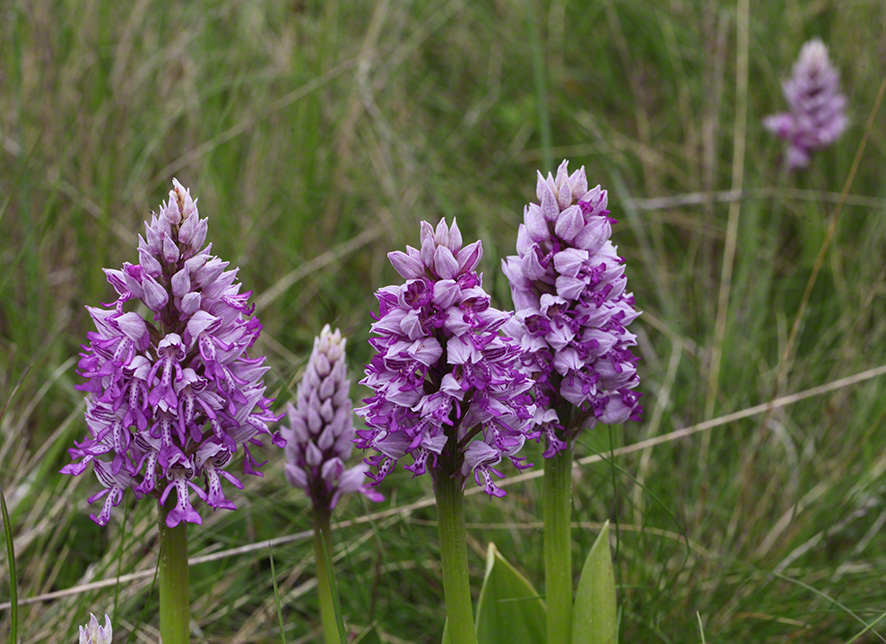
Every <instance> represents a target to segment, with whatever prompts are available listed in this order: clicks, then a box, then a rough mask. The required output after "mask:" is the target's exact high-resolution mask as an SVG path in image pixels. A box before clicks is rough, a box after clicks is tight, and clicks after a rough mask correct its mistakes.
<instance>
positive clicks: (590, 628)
mask: <svg viewBox="0 0 886 644" xmlns="http://www.w3.org/2000/svg"><path fill="white" fill-rule="evenodd" d="M616 642H618V621H617V608H616V601H615V575H614V574H613V572H612V556H611V555H610V553H609V521H607V522H606V523H604V524H603V529H602V530H601V531H600V534H599V535H598V536H597V540H596V541H595V542H594V545H593V546H592V547H591V551H590V552H589V553H588V558H587V559H586V560H585V565H584V568H583V569H582V571H581V579H579V581H578V592H577V593H576V595H575V609H574V610H573V611H572V644H616Z"/></svg>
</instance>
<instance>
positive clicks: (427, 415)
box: [356, 219, 535, 496]
mask: <svg viewBox="0 0 886 644" xmlns="http://www.w3.org/2000/svg"><path fill="white" fill-rule="evenodd" d="M420 240H421V245H420V247H419V248H413V247H411V246H407V247H406V251H405V252H403V251H394V252H392V253H389V254H388V258H389V259H390V261H391V264H392V265H393V267H394V269H395V270H396V271H397V272H398V273H399V274H400V275H401V276H402V277H403V279H404V280H405V281H404V283H402V284H400V285H392V286H386V287H384V288H381V289H379V290H378V291H377V292H376V298H377V300H378V304H379V311H378V315H377V316H375V319H376V321H375V323H374V324H373V325H372V333H373V337H372V338H371V339H370V341H369V343H370V345H371V346H372V348H373V349H374V350H375V355H374V356H373V358H372V360H371V361H370V363H369V364H368V365H366V370H365V374H366V377H365V378H363V380H361V381H360V383H361V384H363V385H366V386H367V387H369V388H370V389H372V391H373V395H372V396H371V397H369V398H366V399H365V400H364V402H365V403H366V405H365V406H363V407H360V408H359V409H357V414H358V415H359V416H361V417H362V418H363V419H364V421H365V422H366V428H365V429H361V430H358V431H357V439H356V443H357V445H358V446H359V447H361V448H362V449H372V450H374V451H375V452H376V453H375V454H374V455H372V456H370V457H368V458H367V459H366V463H367V464H368V465H370V466H371V467H372V468H373V471H371V472H370V473H369V474H368V475H369V476H370V477H371V478H372V479H373V480H374V481H375V484H378V483H380V482H381V481H382V480H383V479H384V478H385V476H386V475H387V474H388V473H389V472H390V471H391V470H392V469H393V468H394V466H395V464H396V463H397V462H398V461H399V460H400V459H401V458H403V457H404V456H406V455H409V456H411V457H412V462H411V463H410V464H408V465H406V466H404V468H405V469H407V470H409V471H410V472H412V474H413V476H419V475H422V474H425V473H428V472H430V473H431V474H432V475H433V476H435V477H436V476H438V475H440V471H441V468H440V465H439V460H440V457H441V456H443V455H446V456H447V457H452V458H453V459H454V462H455V463H456V464H457V465H458V469H457V471H456V472H455V474H456V475H457V476H460V477H461V478H462V480H463V481H465V480H467V479H468V478H470V477H471V476H472V475H473V477H474V479H475V480H476V482H477V483H478V484H479V485H481V486H482V487H483V488H484V490H485V491H486V492H487V493H488V494H489V495H491V496H503V495H504V491H503V490H501V489H500V488H498V487H497V486H496V485H495V483H494V481H493V478H492V475H493V474H494V475H495V476H499V477H500V476H502V473H501V472H500V471H499V470H498V469H496V466H497V465H498V464H499V463H500V462H502V461H505V460H510V461H511V463H512V464H513V465H514V466H515V467H517V468H519V469H522V468H526V467H529V464H527V463H525V462H524V461H525V458H524V457H520V456H518V454H519V452H520V449H521V448H522V447H523V443H524V441H525V440H526V437H527V435H528V434H529V433H531V431H532V419H533V414H534V412H535V406H534V405H533V403H532V400H531V398H530V396H529V394H528V391H529V389H530V387H531V386H532V384H533V382H532V380H531V379H530V378H529V377H527V376H526V374H525V373H524V371H523V369H522V365H521V355H522V351H521V349H520V346H519V344H518V343H516V342H514V341H513V340H512V339H511V338H509V337H507V336H504V335H501V334H500V331H501V329H502V327H503V325H504V324H505V323H506V322H507V321H508V319H509V318H510V317H511V314H510V313H505V312H503V311H499V310H497V309H495V308H494V307H492V306H491V304H490V298H489V295H488V294H487V293H486V292H485V291H484V290H483V288H482V283H481V276H480V275H479V274H478V273H477V272H476V269H477V266H478V264H479V262H480V259H481V257H482V253H483V247H482V244H481V243H480V242H479V241H476V242H473V243H470V244H467V245H465V244H464V243H463V239H462V235H461V231H460V230H459V228H458V225H457V224H456V222H455V220H453V222H452V225H451V226H449V225H447V223H446V220H445V219H444V220H441V221H440V223H439V224H438V225H437V227H436V228H434V227H433V226H431V225H430V224H429V223H427V222H424V221H423V222H421V232H420ZM451 445H455V446H456V450H457V453H455V454H452V453H450V452H449V450H450V449H451V447H450V446H451Z"/></svg>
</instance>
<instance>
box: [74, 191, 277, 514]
mask: <svg viewBox="0 0 886 644" xmlns="http://www.w3.org/2000/svg"><path fill="white" fill-rule="evenodd" d="M206 230H207V220H206V219H200V217H199V214H198V212H197V203H196V201H195V200H193V199H192V198H191V195H190V193H189V192H188V191H187V190H185V189H184V188H183V187H182V185H181V184H180V183H179V182H178V181H175V180H173V190H172V191H171V192H170V193H169V201H168V202H167V203H165V204H163V205H162V207H161V209H160V214H159V215H158V214H153V215H152V216H151V221H150V222H146V223H145V236H144V237H141V236H139V245H138V254H139V264H135V265H133V264H129V263H126V264H124V265H123V267H122V269H120V270H113V269H106V270H105V274H106V275H107V278H108V282H109V283H110V284H111V285H112V286H113V287H114V289H115V291H116V292H117V295H118V297H117V300H116V301H114V302H113V303H111V304H109V305H104V306H103V307H101V308H98V307H87V311H88V312H89V315H90V316H91V317H92V320H93V322H94V323H95V328H96V330H95V331H92V332H90V333H89V334H87V339H88V341H89V342H88V344H87V345H85V346H84V347H83V349H84V351H83V353H81V354H80V362H79V364H78V373H79V374H80V375H81V376H83V377H85V378H86V382H85V383H83V384H82V385H79V386H78V388H79V389H81V390H83V391H85V392H86V425H87V429H88V433H87V435H86V437H85V438H84V439H83V441H82V442H80V443H75V444H74V445H75V446H74V447H73V448H71V449H70V450H68V451H69V453H70V455H71V456H72V457H73V459H74V462H73V463H71V464H69V465H66V466H65V467H64V468H62V470H61V471H62V473H64V474H71V475H74V476H76V475H79V474H81V473H83V472H84V471H85V470H86V469H87V468H88V466H89V463H92V464H93V469H94V471H95V475H96V477H97V478H98V480H99V482H100V483H101V484H102V489H101V491H99V492H98V493H97V494H95V495H93V496H92V497H91V498H90V499H89V502H90V503H92V502H94V501H96V500H98V499H104V503H103V506H102V509H101V511H100V512H98V513H97V514H96V513H94V514H92V515H91V516H92V519H93V520H94V521H95V522H96V523H98V524H99V525H106V524H107V523H108V521H109V520H110V516H111V511H112V509H113V508H114V507H115V506H116V505H118V504H119V503H120V502H121V500H122V499H123V496H124V494H125V492H126V490H128V489H132V491H133V494H134V495H135V497H136V498H140V497H142V496H153V497H155V498H157V499H158V500H160V502H161V503H163V504H166V503H167V499H169V497H170V496H171V495H173V494H174V495H175V496H174V498H173V499H172V500H170V501H169V506H168V507H169V508H170V511H169V513H168V515H167V518H166V522H167V525H168V526H169V527H174V526H175V525H177V524H178V523H179V522H181V521H187V522H190V523H201V521H202V519H201V515H200V512H199V510H198V509H197V508H195V507H194V505H192V494H193V495H195V498H196V499H197V500H199V501H202V502H203V503H205V504H207V505H209V506H210V507H212V508H224V509H234V504H233V503H232V502H231V501H230V500H228V499H226V498H225V495H224V492H223V491H222V485H221V481H222V480H225V481H227V482H228V483H230V484H231V485H233V486H234V487H238V488H240V487H242V483H241V482H240V481H239V480H238V479H237V478H236V477H235V476H234V475H233V474H231V473H230V472H228V471H226V470H225V469H224V468H225V467H226V466H227V465H228V463H230V461H231V460H232V459H233V457H234V455H235V454H236V453H237V452H242V454H243V469H244V472H246V473H248V474H259V473H258V472H257V469H256V468H257V467H258V464H257V463H256V462H255V460H254V458H253V456H252V454H251V452H250V447H251V446H256V445H261V441H260V440H259V437H260V436H261V435H269V436H271V437H272V440H273V442H274V443H275V444H277V445H278V446H280V447H282V445H283V443H282V440H283V439H282V437H280V436H279V434H272V432H271V430H270V428H269V425H270V424H272V423H274V422H276V421H277V420H278V419H279V417H278V416H276V415H275V414H273V413H272V412H271V411H270V404H271V403H272V402H273V401H272V400H271V399H269V398H267V397H265V395H264V392H265V385H264V381H263V376H264V373H265V372H266V371H267V370H268V367H266V366H265V365H264V358H263V357H258V358H254V357H250V355H249V353H248V351H249V349H250V348H251V347H252V345H253V344H254V343H255V341H256V339H257V338H258V334H259V332H260V331H261V324H260V323H259V322H258V320H257V319H256V318H255V317H253V315H252V313H253V309H254V307H251V306H249V305H248V298H249V295H250V293H248V292H246V293H241V285H240V283H239V282H238V281H237V279H236V275H237V269H231V270H227V268H228V263H227V262H224V261H222V260H221V259H219V258H218V257H215V256H213V255H211V254H210V250H211V245H207V246H205V247H204V246H203V242H204V240H205V238H206ZM259 475H260V474H259Z"/></svg>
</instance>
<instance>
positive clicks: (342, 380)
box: [281, 324, 384, 510]
mask: <svg viewBox="0 0 886 644" xmlns="http://www.w3.org/2000/svg"><path fill="white" fill-rule="evenodd" d="M346 342H347V341H346V340H345V338H343V337H342V336H341V332H340V331H339V330H338V329H336V330H335V333H333V332H332V331H331V330H330V328H329V325H328V324H327V325H326V326H325V327H323V330H322V331H321V332H320V336H319V337H317V338H315V339H314V350H313V351H312V352H311V358H310V359H309V360H308V366H307V369H306V370H305V375H304V377H303V378H302V381H301V383H299V386H298V393H297V394H296V404H295V406H293V405H292V404H289V405H288V407H287V413H288V417H289V427H283V428H282V432H281V433H282V434H283V438H285V439H286V461H287V463H286V466H285V473H286V479H287V480H288V481H289V482H290V483H291V484H292V485H294V486H295V487H300V488H302V489H304V490H305V492H306V493H307V495H308V496H309V497H310V498H311V501H312V502H313V504H314V507H317V508H323V509H328V510H332V509H334V508H335V506H336V505H337V504H338V501H339V499H340V498H341V496H342V495H343V494H350V493H353V492H359V493H361V494H364V495H365V496H366V497H367V498H369V499H370V500H372V501H383V500H384V497H383V496H382V495H381V494H379V493H378V492H377V491H375V489H374V488H372V487H371V486H369V485H368V484H367V482H366V470H367V469H368V466H367V465H366V463H361V464H360V465H357V466H356V467H352V468H350V469H345V461H347V460H348V458H349V457H350V456H351V451H352V450H353V449H354V415H353V413H352V411H351V398H350V392H351V383H350V381H349V380H348V377H347V376H348V374H347V363H346V360H345V344H346Z"/></svg>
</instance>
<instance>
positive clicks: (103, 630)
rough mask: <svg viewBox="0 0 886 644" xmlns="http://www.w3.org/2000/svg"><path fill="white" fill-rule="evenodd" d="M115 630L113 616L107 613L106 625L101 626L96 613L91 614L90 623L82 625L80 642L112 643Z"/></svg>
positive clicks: (84, 643)
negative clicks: (112, 621) (112, 622)
mask: <svg viewBox="0 0 886 644" xmlns="http://www.w3.org/2000/svg"><path fill="white" fill-rule="evenodd" d="M113 635H114V631H113V629H112V628H111V618H110V617H108V616H107V615H105V625H104V626H100V625H99V622H98V620H97V619H96V617H95V615H93V614H92V613H90V614H89V623H88V624H87V625H86V626H81V627H80V644H111V640H112V639H113Z"/></svg>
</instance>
